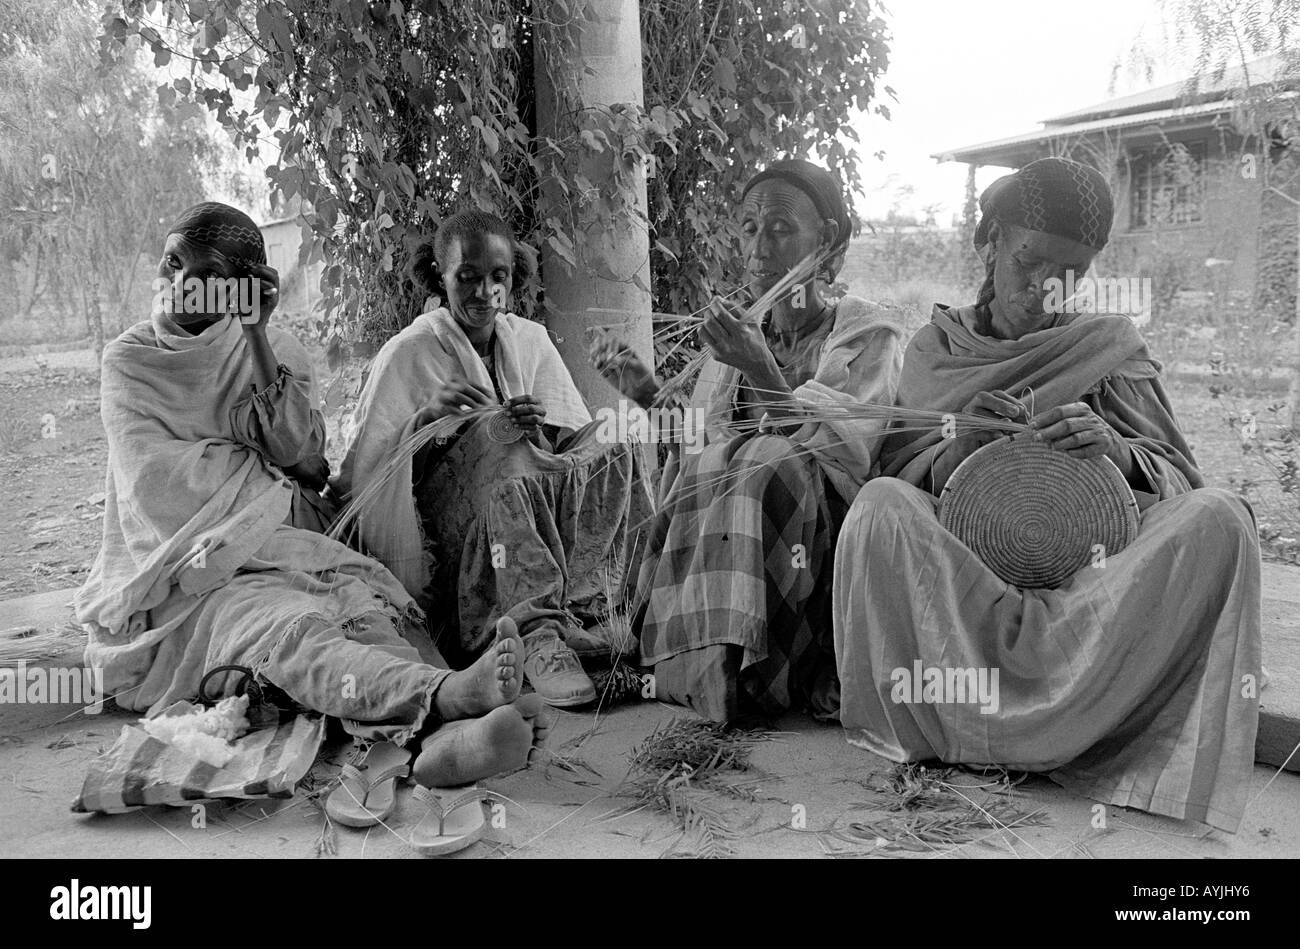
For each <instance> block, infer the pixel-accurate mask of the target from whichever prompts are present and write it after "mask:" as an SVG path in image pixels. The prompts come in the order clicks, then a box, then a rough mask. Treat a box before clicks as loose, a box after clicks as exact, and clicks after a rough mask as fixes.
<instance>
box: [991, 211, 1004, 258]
mask: <svg viewBox="0 0 1300 949" xmlns="http://www.w3.org/2000/svg"><path fill="white" fill-rule="evenodd" d="M1001 243H1002V222H1001V221H999V220H998V219H997V218H994V219H993V220H992V221H991V222H989V259H992V258H993V257H994V256H995V255H996V254H997V252H998V245H1000V244H1001Z"/></svg>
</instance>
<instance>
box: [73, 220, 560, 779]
mask: <svg viewBox="0 0 1300 949" xmlns="http://www.w3.org/2000/svg"><path fill="white" fill-rule="evenodd" d="M158 273H159V284H158V288H159V292H158V294H157V296H156V299H155V307H154V312H153V314H152V316H151V318H150V319H148V320H146V321H144V322H141V323H137V324H136V325H135V326H133V327H131V328H130V329H128V330H127V331H126V332H125V333H123V334H122V335H121V336H120V337H119V338H117V339H116V340H114V341H113V342H112V343H110V344H109V345H108V346H106V347H105V349H104V361H103V372H102V382H101V395H102V415H103V420H104V429H105V433H106V435H107V439H108V471H107V476H106V486H105V493H106V495H107V501H106V506H105V514H104V538H103V544H102V547H101V549H100V552H99V556H98V558H97V559H96V561H95V565H94V567H93V569H92V570H91V574H90V578H89V579H88V580H87V581H86V584H85V586H84V587H82V589H81V590H80V591H79V592H78V594H77V597H76V604H75V605H76V611H77V617H78V620H79V621H80V622H81V623H82V624H84V626H85V628H86V630H87V632H88V635H89V643H88V645H87V647H86V663H87V665H88V666H91V667H94V668H101V669H102V670H103V674H104V682H105V687H106V689H107V690H108V691H109V692H110V694H112V695H113V696H114V697H115V699H116V702H117V704H118V705H119V706H121V707H123V708H127V709H131V710H136V711H144V710H148V711H149V712H150V713H151V714H153V713H156V712H159V711H161V710H162V709H164V708H166V707H167V706H168V705H170V704H171V703H173V702H175V701H177V700H180V699H193V698H195V697H196V696H197V693H198V686H199V682H200V679H201V678H202V677H203V675H204V673H205V671H207V670H210V669H213V668H216V667H217V666H224V665H238V666H243V667H246V668H247V669H249V670H251V671H252V672H253V673H254V674H255V675H256V676H257V677H258V678H259V679H260V680H261V681H262V682H263V683H269V684H270V685H272V686H275V687H276V688H277V689H278V690H279V691H280V692H282V693H284V694H286V695H287V696H288V698H289V699H291V700H292V701H293V702H295V703H297V704H298V705H300V706H303V707H305V708H308V709H311V710H314V711H318V712H321V713H324V714H327V715H332V716H336V717H338V718H339V719H342V720H343V723H344V726H345V727H346V728H347V729H348V730H349V731H350V732H352V733H353V734H355V735H358V736H361V737H364V738H367V739H375V740H379V739H386V740H389V741H392V742H395V743H397V744H399V745H410V746H412V748H413V750H414V748H415V747H417V746H420V745H421V743H422V744H423V748H424V750H423V751H422V752H421V754H420V756H419V758H417V759H416V761H415V767H414V772H413V773H414V776H415V777H416V778H417V780H420V781H421V782H422V783H424V784H427V785H451V784H459V783H463V782H465V781H470V780H477V779H479V778H483V777H488V776H490V775H492V774H496V773H499V772H501V771H506V770H513V769H515V768H518V767H520V766H522V765H523V764H524V763H525V761H526V758H527V755H528V751H529V747H530V745H531V744H532V742H533V740H534V737H535V733H536V734H538V735H540V734H541V733H542V731H543V728H544V719H543V717H542V716H541V715H540V709H539V707H538V704H537V703H536V701H535V700H532V699H528V700H527V701H526V698H527V697H525V698H518V695H519V690H520V686H521V680H520V676H519V674H518V672H517V668H518V662H517V659H518V653H519V644H518V640H517V638H512V637H509V636H504V635H503V636H502V637H501V641H500V642H498V643H497V644H496V645H494V646H493V648H492V649H491V650H489V652H488V653H486V654H485V655H484V657H483V659H482V661H481V662H479V663H477V664H476V665H475V666H473V667H472V668H470V669H468V670H465V671H464V672H452V671H451V670H450V669H448V668H447V664H446V663H445V662H443V661H442V660H441V657H439V656H438V654H437V651H436V650H435V649H434V648H433V646H432V643H431V642H430V641H429V639H428V636H427V634H426V633H425V631H424V625H423V617H422V616H421V615H420V611H419V609H418V608H417V607H416V605H415V604H414V603H413V602H412V600H411V598H410V597H409V596H408V595H407V594H406V591H405V590H403V589H402V586H401V584H399V583H398V582H397V580H396V579H395V578H394V577H393V576H392V574H390V573H389V572H388V571H387V570H386V569H385V568H384V567H383V566H381V565H380V564H378V563H376V562H374V561H373V560H370V559H369V558H367V557H363V556H361V555H360V554H357V553H356V552H354V551H352V550H350V549H348V548H347V547H345V546H344V545H342V544H339V543H336V542H335V541H332V540H330V539H328V538H327V537H325V536H323V535H322V534H320V533H316V532H314V531H310V530H304V529H302V528H300V527H297V526H294V524H295V500H296V499H297V498H298V497H299V495H300V494H301V493H302V491H303V483H304V482H306V483H307V484H308V486H309V488H310V486H314V485H318V484H320V483H323V482H324V480H325V478H326V476H327V475H328V468H327V466H325V463H324V459H323V457H322V456H321V452H322V449H323V433H324V424H323V420H322V419H321V417H320V413H319V412H318V411H317V410H316V408H315V406H314V404H313V400H312V395H311V391H312V388H311V369H310V361H309V359H308V356H307V353H306V352H305V351H304V350H303V348H302V347H301V346H300V345H299V344H298V343H297V342H296V341H295V340H294V339H293V338H292V337H291V336H289V335H288V334H285V333H281V332H279V331H278V330H274V329H268V328H267V321H268V319H269V317H270V314H271V311H272V310H273V309H274V305H275V300H276V296H277V276H276V274H275V271H274V270H272V269H271V268H269V267H267V266H266V255H265V247H264V245H263V242H262V236H261V233H260V231H259V230H258V228H257V226H256V225H255V224H254V223H253V221H252V220H251V219H250V218H249V217H248V216H247V215H245V214H243V213H242V212H240V211H237V210H235V209H234V208H230V207H227V206H226V205H223V204H217V203H215V202H206V203H203V204H200V205H197V206H195V207H193V208H191V209H190V210H188V211H187V212H185V214H184V215H182V216H181V218H180V219H179V220H178V221H177V222H176V224H175V225H173V227H172V229H171V231H170V232H169V233H168V235H167V240H166V245H165V247H164V249H163V257H162V261H161V263H160V265H159V272H158ZM236 679H237V677H236V676H227V677H226V685H227V686H233V685H235V680H236ZM345 686H350V687H345ZM447 722H453V723H454V724H452V725H445V726H444V723H447Z"/></svg>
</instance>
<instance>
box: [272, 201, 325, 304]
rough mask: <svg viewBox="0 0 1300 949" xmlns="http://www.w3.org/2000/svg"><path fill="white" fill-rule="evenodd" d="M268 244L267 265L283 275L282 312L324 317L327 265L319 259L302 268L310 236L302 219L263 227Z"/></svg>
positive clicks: (277, 222)
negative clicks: (305, 237) (323, 284)
mask: <svg viewBox="0 0 1300 949" xmlns="http://www.w3.org/2000/svg"><path fill="white" fill-rule="evenodd" d="M261 230H262V239H263V240H264V241H265V242H266V259H267V263H268V264H270V265H271V266H272V267H274V268H275V269H276V270H277V271H278V272H279V274H280V304H279V308H280V309H281V310H282V311H284V313H286V314H288V315H289V316H290V317H304V316H309V315H310V316H316V317H319V316H320V315H321V312H320V311H321V292H320V276H321V271H322V270H323V269H324V264H323V263H322V262H321V261H320V260H319V259H311V260H308V261H307V263H306V264H299V262H298V261H299V253H300V252H301V250H302V243H303V235H304V233H309V231H308V228H307V225H306V224H305V223H304V222H303V219H302V215H301V214H296V215H294V216H292V217H284V218H277V219H276V220H274V221H268V222H266V223H265V224H263V225H261Z"/></svg>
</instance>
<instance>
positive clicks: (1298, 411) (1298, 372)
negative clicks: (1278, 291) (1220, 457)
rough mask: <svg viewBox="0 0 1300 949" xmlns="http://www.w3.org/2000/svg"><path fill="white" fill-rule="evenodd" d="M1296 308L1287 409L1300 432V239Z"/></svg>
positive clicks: (1299, 218) (1299, 224)
mask: <svg viewBox="0 0 1300 949" xmlns="http://www.w3.org/2000/svg"><path fill="white" fill-rule="evenodd" d="M1296 218H1297V220H1296V228H1297V230H1298V231H1300V206H1297V208H1296ZM1296 255H1297V266H1296V298H1295V299H1296V308H1295V313H1294V315H1293V316H1292V318H1291V353H1290V357H1291V358H1290V362H1291V387H1290V389H1289V390H1288V391H1287V409H1288V410H1289V412H1290V415H1291V430H1292V431H1293V432H1300V241H1297V242H1296Z"/></svg>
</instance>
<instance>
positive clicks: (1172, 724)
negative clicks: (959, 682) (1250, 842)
mask: <svg viewBox="0 0 1300 949" xmlns="http://www.w3.org/2000/svg"><path fill="white" fill-rule="evenodd" d="M980 207H981V210H982V214H983V216H982V219H981V221H980V224H979V227H978V229H977V231H976V235H975V243H976V246H977V248H978V249H979V251H980V253H981V255H982V257H983V259H984V261H985V264H986V267H987V277H986V279H985V281H984V285H983V287H982V289H981V290H980V292H979V294H978V297H977V301H976V303H975V304H974V305H973V306H966V307H947V306H935V308H934V313H933V316H932V318H931V322H930V323H929V325H927V326H926V327H924V328H923V329H921V330H920V331H919V332H918V333H917V334H916V336H915V337H914V338H913V339H912V341H911V343H910V344H909V346H908V348H907V353H906V355H905V357H904V360H903V376H902V380H901V382H900V384H899V390H898V402H899V405H900V406H902V407H904V408H915V409H919V410H930V411H938V412H944V413H947V412H952V413H956V412H965V413H975V414H982V415H989V416H1001V417H1004V418H1008V419H1019V420H1021V421H1027V422H1028V423H1029V426H1030V428H1031V430H1032V431H1033V432H1034V434H1035V436H1036V437H1037V438H1038V439H1040V440H1041V441H1043V442H1044V443H1045V444H1046V445H1048V446H1049V447H1051V448H1052V449H1055V450H1057V451H1061V452H1064V453H1065V454H1068V455H1071V456H1074V457H1077V458H1096V457H1102V456H1104V457H1106V458H1108V459H1110V461H1112V462H1113V463H1114V464H1115V466H1116V467H1117V468H1118V469H1119V471H1120V472H1122V473H1123V475H1124V477H1125V478H1126V479H1127V481H1128V484H1129V486H1130V487H1131V488H1132V490H1133V493H1134V497H1135V499H1136V500H1137V502H1138V506H1139V508H1140V509H1141V511H1142V513H1141V521H1140V528H1139V532H1138V535H1137V538H1136V540H1135V541H1134V542H1133V543H1132V544H1131V545H1130V546H1129V547H1128V548H1126V549H1125V550H1123V551H1121V552H1119V553H1113V554H1109V555H1107V556H1106V558H1105V560H1104V562H1103V564H1102V565H1099V566H1097V567H1092V566H1089V567H1084V568H1083V569H1082V570H1080V571H1079V572H1078V573H1076V574H1075V575H1074V576H1073V577H1071V578H1069V579H1068V580H1066V581H1065V583H1064V584H1062V585H1061V586H1058V587H1056V588H1054V589H1021V588H1018V587H1016V586H1013V585H1011V584H1008V583H1006V582H1004V581H1002V580H1001V579H999V578H998V576H997V575H995V574H994V572H993V571H992V570H990V569H989V567H988V566H986V565H985V564H984V563H983V562H982V561H981V560H980V559H979V558H978V557H977V556H976V554H975V553H973V552H972V551H971V550H970V548H968V547H966V546H965V545H964V544H963V543H962V542H961V541H959V540H958V539H957V538H956V537H955V536H953V535H952V534H951V533H949V532H948V531H946V530H945V529H944V528H943V527H942V526H941V525H940V523H939V520H938V517H937V514H936V509H937V500H936V499H937V498H938V496H939V495H940V493H941V492H942V490H943V487H944V485H945V484H946V483H947V481H948V478H949V477H950V476H951V475H952V473H953V471H954V469H955V468H956V467H957V465H958V464H960V463H961V461H962V460H963V459H964V458H966V457H968V456H970V455H971V454H972V453H973V452H974V451H975V450H976V449H978V448H980V447H981V446H982V445H984V444H986V443H987V442H989V441H991V440H993V439H996V438H997V437H998V436H997V435H996V434H987V433H970V434H961V433H960V429H958V431H957V433H956V434H957V437H945V436H952V435H953V434H954V433H952V432H949V431H945V430H943V427H942V426H934V427H932V428H931V427H928V426H929V423H925V422H921V421H916V420H914V421H913V422H908V423H906V425H905V426H902V425H900V430H899V431H897V432H895V433H894V434H892V435H891V436H890V437H889V438H888V439H887V441H886V443H885V447H884V449H883V451H882V457H881V461H882V466H883V469H884V472H885V474H886V475H889V476H891V477H883V478H877V479H876V480H874V481H872V482H871V483H870V484H868V485H866V487H864V488H863V489H862V491H861V492H859V493H858V496H857V499H856V500H855V501H854V503H853V507H852V509H851V510H850V511H849V515H848V518H847V519H846V521H845V525H844V529H843V531H842V532H841V535H840V541H839V548H838V551H837V553H836V562H835V586H834V589H835V592H834V620H835V652H836V660H837V666H838V669H839V674H840V680H841V685H842V706H841V712H840V720H841V723H842V724H843V726H844V729H845V732H846V737H847V738H848V740H849V742H850V743H852V744H855V745H859V746H861V747H864V748H867V749H869V750H871V751H873V752H875V753H877V754H879V755H882V756H884V757H886V758H889V759H890V760H893V761H921V760H927V759H935V758H938V759H940V760H942V761H944V762H949V763H969V764H992V765H1002V766H1004V767H1007V768H1013V769H1018V770H1027V771H1039V772H1046V773H1047V774H1048V775H1049V776H1050V777H1051V778H1052V779H1053V780H1055V781H1057V782H1058V783H1060V784H1062V785H1064V786H1065V787H1067V788H1071V789H1073V790H1075V791H1077V792H1079V793H1081V794H1085V795H1088V796H1090V797H1093V798H1095V799H1097V800H1100V801H1103V802H1105V803H1110V804H1117V805H1121V806H1125V807H1137V808H1141V809H1143V810H1147V811H1152V812H1154V813H1157V814H1164V815H1168V816H1171V817H1176V818H1184V819H1190V820H1195V821H1200V822H1203V823H1207V824H1211V825H1213V826H1214V827H1217V828H1221V829H1224V830H1228V831H1235V830H1236V828H1237V825H1238V822H1239V821H1240V819H1241V816H1242V812H1243V810H1244V808H1245V794H1246V789H1247V785H1248V782H1249V777H1250V772H1251V766H1252V762H1253V759H1254V748H1255V729H1256V725H1257V721H1258V700H1257V699H1256V698H1255V697H1254V696H1255V692H1254V689H1253V688H1252V687H1248V686H1249V684H1250V683H1253V682H1257V681H1258V678H1259V674H1260V668H1259V663H1260V626H1259V624H1260V576H1259V549H1258V542H1257V539H1256V535H1255V528H1254V523H1253V520H1252V517H1251V513H1250V509H1249V507H1248V506H1247V505H1246V504H1245V503H1244V502H1243V501H1241V500H1240V499H1239V498H1236V497H1235V496H1233V495H1231V494H1229V493H1227V492H1224V491H1219V490H1214V489H1209V488H1204V487H1202V484H1203V481H1202V478H1201V475H1200V473H1199V472H1198V471H1197V469H1196V464H1195V462H1194V460H1193V459H1192V453H1191V450H1190V449H1189V448H1188V445H1187V442H1186V440H1185V439H1184V437H1183V434H1182V432H1181V431H1180V429H1179V427H1178V423H1177V422H1176V421H1175V419H1174V414H1173V410H1172V408H1171V407H1170V404H1169V400H1168V398H1167V396H1166V394H1165V390H1164V386H1163V385H1162V383H1161V378H1160V365H1159V363H1157V362H1156V361H1155V360H1154V359H1153V358H1152V357H1151V355H1150V353H1149V352H1148V351H1147V347H1146V344H1145V343H1144V342H1143V341H1142V338H1141V337H1140V336H1139V334H1138V332H1137V330H1136V329H1135V328H1134V326H1133V324H1132V322H1131V321H1130V320H1129V319H1128V318H1126V317H1123V316H1102V315H1092V314H1090V313H1087V312H1084V313H1075V312H1070V311H1071V310H1072V309H1082V310H1085V311H1086V310H1088V309H1089V307H1088V306H1080V307H1070V306H1062V305H1060V303H1061V302H1062V301H1061V300H1060V299H1059V297H1060V293H1061V288H1062V287H1069V286H1073V285H1078V281H1077V278H1079V277H1082V276H1083V274H1084V273H1086V271H1087V270H1088V268H1089V266H1090V265H1091V263H1092V261H1093V258H1094V257H1095V256H1096V255H1097V253H1098V252H1099V251H1100V250H1101V249H1102V248H1103V247H1104V246H1105V243H1106V240H1107V237H1108V236H1109V232H1110V225H1111V218H1112V203H1111V195H1110V189H1109V187H1108V186H1107V184H1106V182H1105V180H1104V179H1103V178H1102V176H1101V175H1100V174H1099V173H1098V172H1097V171H1096V170H1095V169H1093V168H1090V167H1088V166H1086V165H1082V164H1079V163H1078V162H1073V161H1068V160H1066V159H1061V158H1046V159H1041V160H1039V161H1035V162H1032V163H1031V164H1029V165H1026V166H1025V167H1024V168H1022V169H1021V170H1020V171H1019V172H1017V173H1015V174H1013V175H1008V176H1006V177H1004V178H1001V179H999V180H998V181H997V182H995V183H994V184H993V185H992V186H990V187H989V188H988V190H986V191H985V192H984V194H983V196H982V198H981V200H980ZM1030 406H1032V409H1031V408H1030ZM1171 591H1177V593H1176V596H1173V597H1171V596H1170V592H1171ZM918 665H919V668H921V669H923V670H927V672H926V673H925V674H926V675H929V674H930V673H929V672H928V670H931V669H937V670H940V672H941V673H942V674H943V675H945V676H947V675H948V672H949V671H951V670H972V669H973V670H983V671H984V672H985V673H987V675H988V679H989V680H991V681H996V682H997V683H998V688H997V689H996V690H995V691H996V692H997V693H998V694H996V695H993V696H989V697H988V698H989V701H988V702H985V703H982V704H977V703H973V702H972V703H962V702H951V701H949V703H948V704H945V703H944V702H943V701H939V702H930V701H928V700H926V701H921V700H920V697H918V696H915V695H913V696H911V698H909V697H908V694H909V690H907V689H896V688H895V686H896V685H898V683H899V681H900V680H899V678H898V675H897V673H898V672H899V671H900V670H901V671H902V672H903V673H906V674H908V675H910V674H911V672H912V670H914V669H915V668H917V667H918ZM994 672H996V673H998V677H997V679H996V680H992V675H993V673H994ZM931 697H933V696H931Z"/></svg>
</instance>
